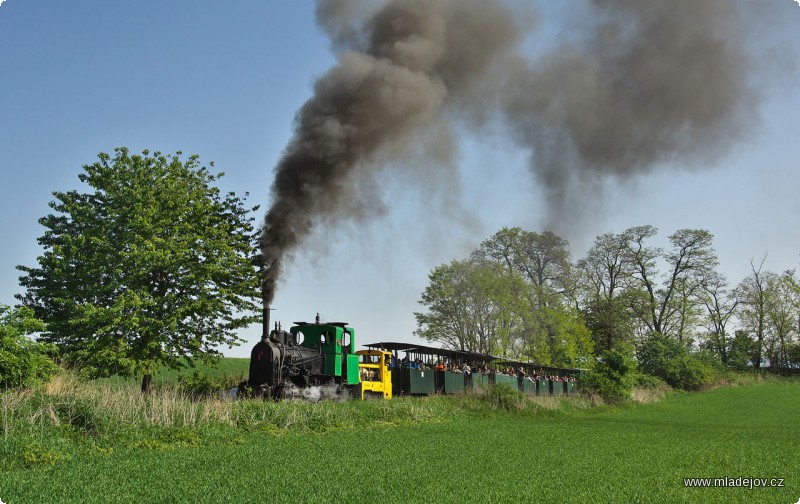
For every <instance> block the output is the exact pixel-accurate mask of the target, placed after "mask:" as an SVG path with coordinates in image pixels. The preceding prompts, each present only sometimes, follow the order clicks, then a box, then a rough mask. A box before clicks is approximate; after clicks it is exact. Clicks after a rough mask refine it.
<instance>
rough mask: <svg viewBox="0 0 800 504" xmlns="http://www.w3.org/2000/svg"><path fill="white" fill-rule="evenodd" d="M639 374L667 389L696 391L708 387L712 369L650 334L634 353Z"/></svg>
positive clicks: (675, 344)
mask: <svg viewBox="0 0 800 504" xmlns="http://www.w3.org/2000/svg"><path fill="white" fill-rule="evenodd" d="M636 357H637V360H638V361H639V366H640V367H641V369H642V371H643V372H645V373H648V374H652V375H653V376H656V377H658V378H661V379H662V380H664V381H665V382H667V383H668V384H669V385H670V386H671V387H675V388H680V389H684V390H697V389H700V388H702V387H703V386H705V385H708V384H709V383H711V381H712V380H713V379H714V377H715V373H714V369H713V368H712V367H711V365H710V364H709V363H707V362H705V361H704V360H703V359H701V358H699V357H696V356H694V355H691V354H689V351H688V350H687V349H686V346H684V345H683V344H681V343H680V342H679V341H676V340H674V339H672V338H667V337H666V336H664V335H662V334H659V333H652V334H651V335H650V336H649V337H648V338H647V339H645V340H644V341H643V342H642V343H641V344H640V345H639V346H638V347H637V349H636Z"/></svg>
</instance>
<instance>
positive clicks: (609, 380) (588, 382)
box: [579, 349, 636, 402]
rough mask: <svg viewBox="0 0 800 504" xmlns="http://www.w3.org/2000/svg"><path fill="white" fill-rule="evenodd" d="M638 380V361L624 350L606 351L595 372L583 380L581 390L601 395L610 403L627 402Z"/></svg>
mask: <svg viewBox="0 0 800 504" xmlns="http://www.w3.org/2000/svg"><path fill="white" fill-rule="evenodd" d="M635 380H636V361H634V359H633V355H631V354H630V353H628V352H625V351H624V350H613V349H612V350H606V351H604V352H603V353H602V354H601V355H600V358H599V360H598V362H597V365H596V366H595V368H594V370H592V371H591V372H589V373H588V374H587V375H586V376H585V377H583V378H581V380H580V382H579V385H580V387H581V389H583V390H588V391H591V392H594V393H596V394H598V395H600V396H601V397H602V398H603V399H605V400H606V401H609V402H619V401H623V400H627V399H629V398H630V396H631V390H633V385H634V382H635Z"/></svg>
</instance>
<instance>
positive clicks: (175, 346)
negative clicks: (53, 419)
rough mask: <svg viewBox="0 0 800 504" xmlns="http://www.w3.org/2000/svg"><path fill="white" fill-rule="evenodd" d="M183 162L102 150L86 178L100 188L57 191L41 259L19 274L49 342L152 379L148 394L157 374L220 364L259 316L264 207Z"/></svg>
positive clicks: (71, 358)
mask: <svg viewBox="0 0 800 504" xmlns="http://www.w3.org/2000/svg"><path fill="white" fill-rule="evenodd" d="M180 156H181V153H180V152H178V153H177V154H176V155H174V156H173V155H162V154H161V153H159V152H155V153H153V154H152V155H150V153H149V152H148V151H144V152H143V153H142V155H141V156H139V155H130V154H129V153H128V150H127V149H125V148H118V149H115V155H114V157H113V158H112V157H111V156H109V155H108V154H104V153H101V154H100V155H99V156H98V157H99V160H98V161H97V162H96V163H94V164H91V165H86V166H84V167H83V173H81V174H80V175H79V178H80V180H81V182H83V183H84V184H86V185H87V186H88V187H89V188H90V189H91V190H90V191H89V192H85V193H82V192H78V191H76V190H73V191H69V192H55V193H53V194H54V196H55V201H53V202H51V203H50V206H51V208H52V209H53V210H54V211H55V213H53V214H50V215H47V216H45V217H43V218H42V219H40V220H39V222H40V224H41V225H42V226H44V227H45V229H46V231H45V233H44V235H43V236H42V237H41V238H39V244H40V245H41V246H42V247H43V248H44V253H43V255H42V256H40V257H39V258H38V262H39V264H38V266H37V267H24V266H20V267H19V269H20V270H21V271H23V272H24V276H22V277H21V278H20V282H21V284H22V286H23V287H25V288H26V289H27V292H26V294H25V295H24V296H23V297H22V300H23V302H24V304H26V305H29V306H31V307H33V308H34V309H35V310H36V314H37V316H38V317H39V318H40V319H42V320H44V321H45V322H46V324H47V329H46V331H45V332H44V333H43V334H42V339H43V340H44V341H47V342H51V343H54V344H56V345H58V346H59V347H60V349H61V351H62V355H63V356H64V357H65V358H66V359H67V361H68V362H69V363H71V364H73V365H77V366H80V367H82V368H84V369H85V370H86V371H88V372H89V374H92V375H106V374H111V373H119V374H124V375H134V374H138V375H143V376H144V379H143V382H142V387H143V390H147V389H148V388H149V383H150V375H151V374H152V372H153V370H154V369H155V368H156V367H158V366H160V365H167V366H170V367H180V366H182V365H183V362H185V361H186V360H187V359H188V362H189V363H191V362H192V360H193V359H195V358H213V357H216V356H218V355H219V351H218V350H217V347H218V346H219V345H223V344H227V345H232V344H234V343H236V342H238V341H240V339H239V338H238V337H237V336H236V334H235V331H236V329H238V328H240V327H243V326H245V325H247V324H250V323H252V322H254V321H256V320H257V317H256V316H255V314H256V313H257V310H258V304H257V301H258V299H259V271H258V267H257V264H258V260H257V257H254V254H255V252H254V251H255V250H257V247H256V246H255V245H256V241H257V239H258V231H257V230H256V229H255V228H254V226H253V224H252V222H253V220H254V218H253V217H251V216H250V211H252V210H255V208H253V209H247V208H245V206H244V202H243V200H242V199H241V198H238V197H236V195H235V194H234V193H228V194H225V195H222V194H220V191H219V189H218V188H216V187H215V186H214V182H215V181H216V180H217V179H218V178H219V177H221V176H222V175H223V174H222V173H220V174H218V175H213V174H211V173H210V172H209V169H208V168H206V167H205V166H202V165H201V163H200V161H199V159H198V158H197V156H191V157H189V159H188V160H186V161H182V160H181V159H180ZM210 166H212V167H213V163H212V164H211V165H210Z"/></svg>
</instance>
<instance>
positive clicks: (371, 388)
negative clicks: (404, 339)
mask: <svg viewBox="0 0 800 504" xmlns="http://www.w3.org/2000/svg"><path fill="white" fill-rule="evenodd" d="M356 353H357V354H358V355H359V361H358V371H359V377H360V381H361V384H360V388H361V399H362V400H363V399H364V398H365V397H367V396H369V395H372V396H382V397H383V398H384V399H391V398H392V371H391V370H390V369H389V364H390V363H391V359H392V352H386V351H383V350H359V351H358V352H356Z"/></svg>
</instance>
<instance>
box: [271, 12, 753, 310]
mask: <svg viewBox="0 0 800 504" xmlns="http://www.w3.org/2000/svg"><path fill="white" fill-rule="evenodd" d="M753 3H755V2H750V3H745V2H742V3H738V2H733V1H730V0H672V1H669V2H664V1H641V0H637V1H632V0H596V1H595V2H592V3H591V4H587V5H583V6H582V7H581V5H580V4H579V3H578V2H572V3H570V4H571V5H575V6H576V9H582V14H583V17H582V19H589V20H590V21H586V22H582V24H581V29H580V30H577V31H576V34H575V35H574V36H571V37H566V38H565V40H567V41H565V42H559V43H556V44H554V45H553V46H552V47H551V48H550V49H548V50H546V51H544V52H540V53H539V54H536V55H534V56H530V55H529V54H530V52H531V51H530V50H528V51H525V52H523V49H522V46H523V44H524V43H525V41H526V40H528V39H527V38H526V37H528V36H529V35H530V34H531V33H532V31H533V30H534V27H535V26H536V22H535V21H536V16H535V14H534V13H533V12H532V9H531V8H530V7H527V6H526V7H525V8H524V10H522V9H521V8H519V6H517V7H513V6H509V5H507V4H505V3H503V2H501V1H499V0H391V1H388V2H384V3H380V4H376V3H374V2H363V1H358V0H321V1H319V2H318V4H317V18H318V22H319V24H320V25H321V26H322V27H323V28H324V29H325V30H326V31H327V32H328V34H329V35H330V37H331V40H332V42H333V46H334V48H335V49H336V50H337V52H338V62H337V64H336V65H335V66H334V67H333V68H331V69H330V70H329V71H328V72H327V73H326V74H324V75H323V76H322V77H320V78H319V79H318V80H317V81H316V83H315V85H314V95H313V96H312V97H311V98H310V99H309V100H308V101H307V102H306V103H305V104H304V105H303V107H302V108H301V109H300V110H299V112H298V113H297V116H296V124H295V132H294V136H293V138H292V140H291V141H290V143H289V145H288V146H287V147H286V150H285V152H284V154H283V157H282V159H281V160H280V162H279V163H278V165H277V167H276V168H275V181H274V183H273V185H272V188H271V194H272V207H271V208H270V209H269V211H268V213H267V215H266V219H265V223H264V242H263V250H262V252H263V257H264V267H265V272H264V301H265V303H266V304H269V302H271V301H272V299H273V296H274V294H275V288H276V284H277V281H278V279H279V277H280V274H281V268H282V265H283V263H284V260H285V258H286V257H287V256H288V254H291V253H292V252H293V251H294V250H295V248H296V247H297V246H298V245H300V244H301V243H302V241H303V239H304V238H306V237H307V236H308V235H309V233H310V232H311V231H312V229H313V228H314V226H315V225H318V224H319V223H321V222H331V223H334V224H335V223H336V222H338V221H340V220H342V219H351V218H358V217H368V216H369V214H370V213H372V209H373V208H374V207H375V205H379V204H380V195H379V194H377V195H376V194H374V192H373V191H372V190H371V189H372V184H373V183H374V181H375V177H376V176H378V175H379V174H380V173H381V170H382V169H384V167H386V166H389V165H391V166H392V167H393V168H396V167H402V163H401V162H397V161H398V160H401V159H403V158H404V157H405V156H408V154H409V151H410V150H411V149H410V146H411V145H412V144H413V143H414V142H415V141H418V140H419V137H420V135H423V134H426V133H425V132H426V131H428V132H430V129H431V127H432V125H442V124H448V123H454V122H463V123H468V124H470V125H471V126H473V127H478V128H480V127H481V126H482V125H483V124H484V123H485V122H487V121H489V120H492V119H500V120H501V121H502V122H503V124H505V125H506V126H507V127H508V129H509V131H510V133H511V134H512V136H513V138H514V140H515V141H516V142H518V143H519V144H520V146H521V147H523V148H526V149H530V152H531V169H532V171H533V173H534V174H535V176H536V177H537V179H538V180H539V181H540V183H541V184H542V185H543V186H544V188H545V190H546V191H547V192H546V194H547V195H548V196H547V197H548V201H549V203H550V208H551V212H552V213H553V215H559V216H560V218H561V219H562V220H563V219H565V218H567V219H568V218H569V215H568V214H569V208H570V207H571V204H572V203H573V202H574V201H575V200H576V199H578V198H580V197H583V195H581V196H577V195H576V191H578V190H580V189H581V188H582V187H584V185H585V183H586V181H587V180H589V181H591V180H593V179H594V180H596V179H598V178H601V177H605V176H608V175H616V176H622V177H625V176H629V175H633V174H641V173H647V172H648V171H650V170H652V169H654V168H655V167H657V166H658V165H659V164H661V163H666V162H674V161H679V162H683V161H694V160H698V159H706V158H712V157H714V156H717V155H719V154H721V153H722V152H724V151H725V149H726V148H727V147H728V146H729V145H730V144H731V143H732V142H735V141H737V140H739V139H741V138H742V136H743V135H744V134H745V133H746V132H747V131H748V130H749V128H750V126H752V124H753V123H754V122H757V121H755V120H754V118H755V117H756V115H757V114H756V113H757V104H758V98H759V96H758V93H757V92H756V91H755V89H756V88H755V85H754V83H755V82H756V79H754V78H753V74H754V72H756V70H755V68H756V64H755V62H754V59H753V57H752V55H750V54H748V52H747V51H746V50H745V49H746V43H745V40H746V39H747V38H746V37H745V36H744V33H746V31H747V30H746V28H747V20H748V12H747V10H748V9H749V8H750V6H751V5H752V4H753ZM565 5H566V4H565ZM758 5H759V6H762V5H761V4H758ZM762 7H763V6H762ZM386 160H392V161H393V162H392V163H387V162H385V161H386ZM427 180H435V177H431V178H430V179H427V178H425V177H422V179H421V183H423V184H424V183H427V182H426V181H427Z"/></svg>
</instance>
